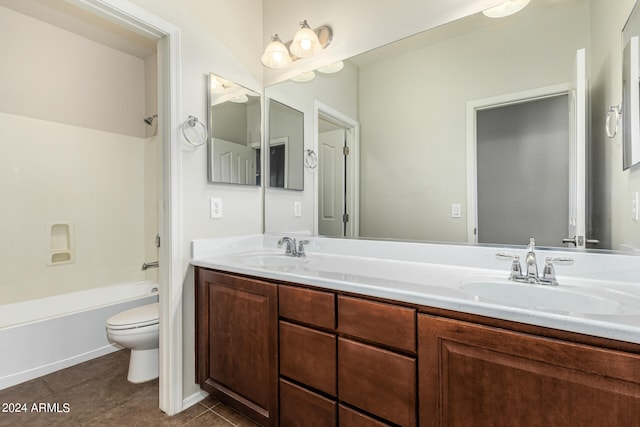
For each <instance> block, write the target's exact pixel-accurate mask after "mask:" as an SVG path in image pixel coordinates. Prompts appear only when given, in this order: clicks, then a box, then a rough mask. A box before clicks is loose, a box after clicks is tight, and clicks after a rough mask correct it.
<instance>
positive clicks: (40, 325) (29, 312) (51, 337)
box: [0, 281, 158, 390]
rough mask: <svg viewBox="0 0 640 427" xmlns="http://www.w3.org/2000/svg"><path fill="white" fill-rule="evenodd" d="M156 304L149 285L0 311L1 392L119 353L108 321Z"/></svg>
mask: <svg viewBox="0 0 640 427" xmlns="http://www.w3.org/2000/svg"><path fill="white" fill-rule="evenodd" d="M156 301H158V285H157V284H156V283H153V282H146V281H145V282H135V283H127V284H120V285H113V286H105V287H102V288H97V289H91V290H86V291H79V292H72V293H68V294H62V295H55V296H51V297H47V298H39V299H34V300H31V301H23V302H17V303H12V304H5V305H0V358H1V359H2V363H0V390H2V389H4V388H7V387H11V386H13V385H16V384H19V383H22V382H24V381H28V380H30V379H33V378H37V377H40V376H42V375H46V374H48V373H51V372H54V371H57V370H59V369H63V368H66V367H69V366H72V365H75V364H78V363H81V362H84V361H86V360H89V359H93V358H95V357H99V356H103V355H105V354H108V353H111V352H113V351H116V350H119V349H120V347H117V346H115V345H113V344H111V343H110V342H109V341H108V340H107V334H106V329H105V326H106V322H107V319H108V318H109V317H111V316H113V315H114V314H117V313H120V312H121V311H124V310H127V309H130V308H133V307H137V306H139V305H144V304H150V303H153V302H156Z"/></svg>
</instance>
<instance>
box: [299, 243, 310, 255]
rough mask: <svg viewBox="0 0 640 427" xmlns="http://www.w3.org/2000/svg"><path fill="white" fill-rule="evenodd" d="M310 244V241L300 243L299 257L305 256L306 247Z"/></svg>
mask: <svg viewBox="0 0 640 427" xmlns="http://www.w3.org/2000/svg"><path fill="white" fill-rule="evenodd" d="M309 243H310V241H309V240H300V241H299V242H298V256H300V257H303V256H305V253H304V245H307V244H309Z"/></svg>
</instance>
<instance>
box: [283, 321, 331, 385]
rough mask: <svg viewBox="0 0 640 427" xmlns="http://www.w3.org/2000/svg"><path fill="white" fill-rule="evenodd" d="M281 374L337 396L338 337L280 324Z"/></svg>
mask: <svg viewBox="0 0 640 427" xmlns="http://www.w3.org/2000/svg"><path fill="white" fill-rule="evenodd" d="M280 375H283V376H285V377H289V378H291V379H293V380H296V381H299V382H301V383H303V384H305V385H308V386H309V387H312V388H315V389H316V390H320V391H322V392H324V393H327V394H330V395H332V396H335V395H336V392H337V386H336V336H335V335H333V334H328V333H325V332H320V331H316V330H313V329H310V328H305V327H304V326H299V325H294V324H292V323H288V322H284V321H280Z"/></svg>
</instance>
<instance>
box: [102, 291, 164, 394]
mask: <svg viewBox="0 0 640 427" xmlns="http://www.w3.org/2000/svg"><path fill="white" fill-rule="evenodd" d="M158 316H159V315H158V303H157V302H155V303H153V304H147V305H141V306H139V307H136V308H132V309H131V310H127V311H123V312H122V313H119V314H116V315H114V316H111V317H110V318H109V320H107V337H108V338H109V341H111V342H113V343H115V344H119V345H121V346H122V347H126V348H130V349H131V356H130V358H129V374H128V376H127V379H128V380H129V381H130V382H132V383H143V382H145V381H150V380H153V379H156V378H158V336H159V333H158V330H159V328H158V323H159V321H158Z"/></svg>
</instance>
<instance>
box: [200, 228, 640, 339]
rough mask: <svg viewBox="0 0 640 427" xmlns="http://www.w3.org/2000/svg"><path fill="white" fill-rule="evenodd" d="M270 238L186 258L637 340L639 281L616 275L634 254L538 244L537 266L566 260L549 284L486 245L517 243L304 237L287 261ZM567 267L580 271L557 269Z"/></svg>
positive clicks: (203, 247) (206, 243) (217, 246)
mask: <svg viewBox="0 0 640 427" xmlns="http://www.w3.org/2000/svg"><path fill="white" fill-rule="evenodd" d="M298 237H299V236H298ZM303 238H304V237H303ZM307 238H308V237H307ZM276 242H277V238H276V237H275V236H268V235H253V236H242V237H235V238H220V239H206V240H197V241H194V242H193V246H192V249H193V259H192V261H191V263H192V264H193V265H195V266H199V267H205V268H211V269H217V270H223V271H228V272H232V273H239V274H246V275H251V276H255V277H262V278H266V279H274V280H280V281H286V282H292V283H300V284H304V285H311V286H318V287H322V288H326V289H332V290H337V291H345V292H353V293H358V294H362V295H368V296H373V297H380V298H386V299H389V300H395V301H403V302H408V303H412V304H418V305H424V306H429V307H434V308H442V309H447V310H454V311H459V312H464V313H470V314H477V315H482V316H488V317H494V318H498V319H504V320H509V321H514V322H521V323H526V324H532V325H538V326H544V327H549V328H554V329H560V330H566V331H571V332H578V333H583V334H587V335H594V336H599V337H604V338H609V339H616V340H621V341H628V342H633V343H638V344H640V284H639V283H638V282H637V281H635V282H633V281H629V280H625V279H628V278H629V277H634V276H635V277H640V275H637V274H638V271H636V268H638V267H636V264H640V262H639V261H640V258H637V257H624V256H619V255H602V254H592V253H577V252H573V253H566V252H554V251H544V250H541V251H540V252H538V268H539V271H542V265H543V263H544V261H543V260H544V258H545V257H546V256H559V255H563V256H572V257H573V258H574V259H575V264H574V265H573V266H559V267H557V270H558V281H559V282H560V285H559V286H557V287H550V286H544V285H531V284H525V283H516V282H511V281H509V280H507V277H508V275H509V266H510V264H509V263H508V262H504V261H496V260H495V253H496V252H499V251H500V252H504V251H507V252H514V251H515V252H517V253H520V252H522V249H519V248H515V249H514V248H498V249H497V248H495V247H492V248H487V247H469V246H456V245H430V244H415V243H398V242H379V241H367V240H346V239H325V238H312V239H311V243H310V244H309V245H308V246H307V256H306V257H305V258H304V259H300V258H296V259H291V257H285V256H284V250H282V249H277V247H276V246H277V245H276ZM520 255H521V258H523V257H524V254H520ZM603 257H605V258H604V260H603ZM607 257H608V258H607ZM620 257H622V258H620ZM264 264H267V265H264ZM276 264H278V265H276ZM485 265H486V268H483V267H482V266H485ZM594 265H595V266H594ZM576 267H578V268H580V267H584V268H581V269H580V270H579V271H580V272H582V276H583V277H579V276H577V275H571V276H567V275H562V274H561V273H562V272H566V271H567V270H569V271H570V269H571V268H574V269H575V268H576ZM587 267H588V268H587ZM496 289H497V291H496ZM487 292H488V293H489V294H487ZM496 292H498V294H496Z"/></svg>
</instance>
